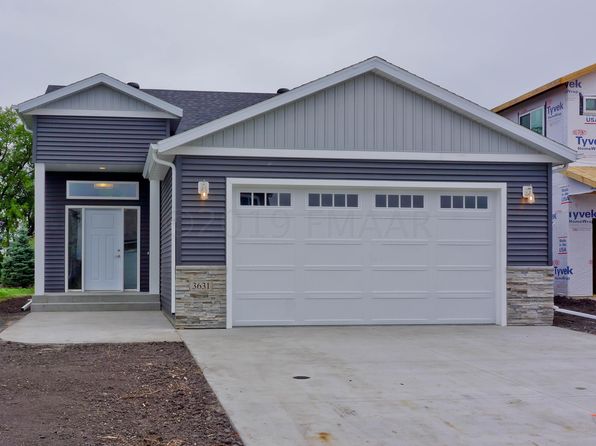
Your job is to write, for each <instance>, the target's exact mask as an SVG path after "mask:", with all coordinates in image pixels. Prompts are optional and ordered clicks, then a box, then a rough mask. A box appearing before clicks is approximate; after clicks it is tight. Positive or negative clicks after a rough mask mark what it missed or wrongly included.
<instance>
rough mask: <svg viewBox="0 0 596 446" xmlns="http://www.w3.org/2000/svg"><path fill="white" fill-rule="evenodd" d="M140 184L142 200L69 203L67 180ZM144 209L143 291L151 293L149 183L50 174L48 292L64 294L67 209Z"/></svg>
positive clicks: (122, 176) (133, 176) (132, 178)
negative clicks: (110, 207) (79, 206)
mask: <svg viewBox="0 0 596 446" xmlns="http://www.w3.org/2000/svg"><path fill="white" fill-rule="evenodd" d="M99 179H102V180H108V181H118V180H120V181H139V183H140V187H139V200H130V201H129V200H115V201H111V200H67V199H66V181H67V180H99ZM67 205H68V206H76V205H81V206H82V205H87V206H90V205H93V206H141V249H140V256H141V257H140V263H141V265H140V266H141V278H140V279H141V280H140V289H141V291H149V255H148V252H149V182H148V181H146V180H145V179H143V177H142V176H141V175H137V174H125V173H120V174H116V173H114V174H109V173H91V172H85V173H69V172H46V215H45V225H46V231H45V232H46V240H45V249H46V252H45V262H46V264H45V290H46V292H48V293H55V292H60V293H62V292H64V248H65V245H64V243H65V241H64V236H65V227H64V220H65V212H66V211H65V208H66V206H67Z"/></svg>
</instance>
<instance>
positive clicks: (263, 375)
mask: <svg viewBox="0 0 596 446" xmlns="http://www.w3.org/2000/svg"><path fill="white" fill-rule="evenodd" d="M180 334H181V336H182V338H183V339H184V341H185V342H186V344H187V346H188V347H189V349H190V351H191V352H192V354H193V355H194V357H195V358H196V360H197V362H198V363H199V365H200V366H201V367H202V369H203V371H204V373H205V375H206V377H207V379H208V381H209V383H210V384H211V386H212V387H213V388H214V390H215V392H216V393H217V395H218V397H219V399H220V401H221V403H222V404H223V406H224V407H225V409H226V410H227V412H228V414H229V415H230V417H231V419H232V422H233V423H234V425H235V426H236V428H237V429H238V430H239V432H240V434H241V436H242V438H243V439H244V441H245V443H246V444H247V445H248V446H253V445H254V446H267V445H275V446H282V445H292V446H299V445H342V446H349V445H358V446H361V445H391V446H394V445H408V446H410V445H456V444H457V445H466V444H470V445H484V446H486V445H541V446H543V445H588V444H594V441H595V439H596V417H593V416H592V414H593V413H596V336H593V335H588V334H583V333H577V332H572V331H568V330H564V329H560V328H555V327H508V328H502V327H492V326H491V327H488V326H486V327H437V326H428V327H341V328H339V327H321V328H244V329H232V330H196V331H182V332H180ZM297 375H304V376H309V377H310V379H304V380H298V379H293V377H294V376H297Z"/></svg>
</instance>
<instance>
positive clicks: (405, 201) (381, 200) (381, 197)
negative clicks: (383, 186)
mask: <svg viewBox="0 0 596 446" xmlns="http://www.w3.org/2000/svg"><path fill="white" fill-rule="evenodd" d="M375 207H377V208H405V209H412V208H413V209H422V208H423V207H424V195H394V194H387V195H385V194H376V195H375Z"/></svg>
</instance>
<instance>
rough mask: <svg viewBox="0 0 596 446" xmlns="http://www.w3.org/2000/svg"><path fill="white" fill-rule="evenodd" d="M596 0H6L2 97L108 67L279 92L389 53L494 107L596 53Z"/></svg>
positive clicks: (13, 98)
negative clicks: (594, 32) (592, 23)
mask: <svg viewBox="0 0 596 446" xmlns="http://www.w3.org/2000/svg"><path fill="white" fill-rule="evenodd" d="M595 16H596V1H594V0H585V1H573V0H570V1H562V0H393V1H388V0H368V1H352V0H339V1H336V0H294V1H286V0H277V1H275V0H236V1H231V0H159V1H155V0H117V1H115V0H97V1H85V0H0V42H2V51H1V52H0V54H1V58H0V106H8V105H11V104H17V103H19V102H22V101H24V100H27V99H31V98H33V97H35V96H38V95H40V94H42V93H43V92H44V90H45V87H46V85H47V84H62V85H64V84H69V83H72V82H76V81H78V80H80V79H83V78H85V77H89V76H92V75H94V74H97V73H99V72H103V73H106V74H109V75H111V76H113V77H116V78H117V79H120V80H122V81H124V82H129V81H135V82H138V83H139V84H140V85H141V88H172V89H186V90H216V91H255V92H275V91H276V90H277V89H278V88H280V87H287V88H292V87H296V86H298V85H301V84H303V83H305V82H309V81H311V80H313V79H316V78H319V77H321V76H324V75H326V74H329V73H331V72H333V71H337V70H338V69H341V68H344V67H346V66H349V65H352V64H354V63H356V62H359V61H361V60H363V59H366V58H368V57H371V56H380V57H382V58H384V59H386V60H388V61H389V62H391V63H393V64H395V65H398V66H400V67H402V68H404V69H406V70H408V71H411V72H412V73H414V74H417V75H418V76H421V77H423V78H425V79H427V80H429V81H431V82H434V83H436V84H438V85H440V86H442V87H444V88H447V89H448V90H451V91H452V92H454V93H457V94H459V95H461V96H464V97H466V98H467V99H470V100H472V101H474V102H477V103H478V104H480V105H483V106H485V107H487V108H492V107H494V106H496V105H498V104H501V103H503V102H505V101H507V100H509V99H512V98H514V97H516V96H518V95H520V94H523V93H525V92H527V91H529V90H531V89H533V88H535V87H538V86H540V85H542V84H544V83H546V82H549V81H551V80H553V79H556V78H558V77H561V76H563V75H565V74H567V73H570V72H572V71H575V70H577V69H580V68H583V67H584V66H587V65H590V64H592V63H594V62H596V51H594V47H593V38H592V37H593V36H591V35H590V34H589V33H591V28H590V27H589V26H588V25H586V26H585V28H582V23H587V22H583V21H582V20H583V18H586V17H595Z"/></svg>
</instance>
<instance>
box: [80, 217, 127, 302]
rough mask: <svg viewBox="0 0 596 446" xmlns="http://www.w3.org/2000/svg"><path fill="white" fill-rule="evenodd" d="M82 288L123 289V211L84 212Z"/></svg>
mask: <svg viewBox="0 0 596 446" xmlns="http://www.w3.org/2000/svg"><path fill="white" fill-rule="evenodd" d="M84 232H85V236H84V237H85V244H84V250H85V260H84V265H85V266H84V269H85V273H84V274H85V276H84V277H85V289H86V290H106V291H107V290H122V280H123V278H122V277H123V276H122V245H123V242H122V234H123V230H122V210H121V209H87V210H86V211H85V231H84Z"/></svg>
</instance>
